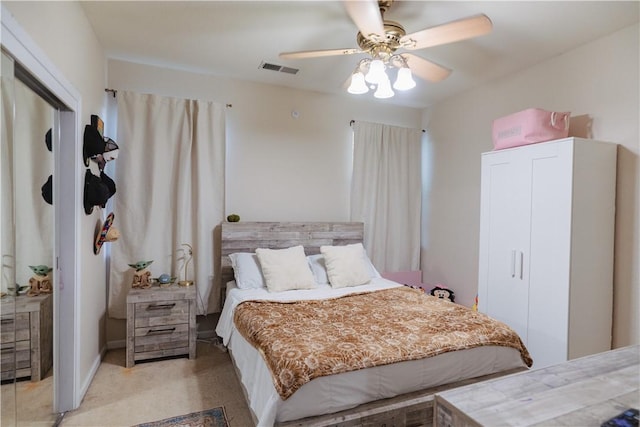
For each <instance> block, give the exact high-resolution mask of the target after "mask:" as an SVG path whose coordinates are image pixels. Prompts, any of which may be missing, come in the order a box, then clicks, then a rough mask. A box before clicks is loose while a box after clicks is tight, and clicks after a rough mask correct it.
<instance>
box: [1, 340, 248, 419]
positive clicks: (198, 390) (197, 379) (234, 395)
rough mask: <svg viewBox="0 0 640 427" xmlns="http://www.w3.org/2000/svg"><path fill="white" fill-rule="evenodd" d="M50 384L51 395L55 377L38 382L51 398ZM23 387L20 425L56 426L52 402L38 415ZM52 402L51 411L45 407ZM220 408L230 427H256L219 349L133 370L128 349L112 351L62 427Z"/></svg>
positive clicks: (202, 347) (200, 348)
mask: <svg viewBox="0 0 640 427" xmlns="http://www.w3.org/2000/svg"><path fill="white" fill-rule="evenodd" d="M47 382H48V392H49V394H48V395H49V396H50V395H51V384H52V382H51V378H50V377H49V378H47V379H45V380H44V381H41V382H39V383H35V384H37V387H36V388H37V389H38V390H41V392H40V393H39V395H41V396H42V395H46V391H42V390H45V389H46V388H47ZM23 384H24V383H23V382H19V383H18V391H17V393H18V425H20V426H40V425H42V426H51V425H52V424H53V422H54V421H55V416H54V415H53V414H51V403H50V400H48V399H45V400H46V401H47V402H45V403H41V404H36V405H35V406H36V407H39V408H40V409H38V410H37V411H34V410H33V409H32V408H33V403H32V405H31V409H30V405H29V399H30V397H32V395H33V394H32V393H31V394H30V393H26V394H25V390H20V387H21V386H22V385H23ZM28 385H29V384H27V385H26V386H23V387H25V389H26V388H27V386H28ZM4 387H5V386H3V388H4ZM32 388H33V386H32ZM3 394H4V393H3ZM32 402H33V400H32ZM4 403H5V402H4V396H3V406H4ZM47 403H48V405H49V406H48V411H49V412H47V409H44V408H46V405H47ZM218 406H224V409H225V412H226V414H227V419H228V421H229V427H249V426H252V425H253V423H252V421H251V414H250V412H249V410H248V408H247V405H246V403H245V400H244V396H243V394H242V390H241V386H240V383H239V382H238V379H237V378H236V375H235V371H234V369H233V365H232V364H231V360H230V359H229V355H228V354H227V353H226V352H224V351H222V350H220V349H219V348H218V347H216V346H214V345H212V344H209V343H206V342H200V341H199V342H198V345H197V357H196V359H194V360H189V359H187V358H176V359H170V360H159V361H153V362H144V363H138V364H136V365H135V366H134V367H133V368H130V369H127V368H125V349H118V350H112V351H109V352H108V353H107V355H106V356H105V359H104V360H103V361H102V364H101V365H100V367H99V368H98V372H97V373H96V376H95V378H94V379H93V382H92V383H91V385H90V387H89V390H88V391H87V394H86V395H85V398H84V400H83V401H82V404H81V405H80V408H78V409H77V410H75V411H72V412H68V413H67V414H66V415H65V417H64V419H63V421H62V424H61V425H62V426H65V427H66V426H82V427H107V426H108V427H119V426H127V427H128V426H132V425H135V424H140V423H144V422H150V421H157V420H161V419H164V418H169V417H173V416H176V415H182V414H187V413H190V412H196V411H202V410H205V409H210V408H214V407H218ZM3 412H4V409H3ZM3 421H6V420H5V419H3ZM3 425H5V423H4V422H3ZM6 425H12V424H6Z"/></svg>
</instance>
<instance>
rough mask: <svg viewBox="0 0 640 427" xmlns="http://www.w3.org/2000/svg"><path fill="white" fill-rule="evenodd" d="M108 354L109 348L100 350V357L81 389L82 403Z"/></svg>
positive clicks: (95, 361)
mask: <svg viewBox="0 0 640 427" xmlns="http://www.w3.org/2000/svg"><path fill="white" fill-rule="evenodd" d="M106 354H107V348H106V347H102V348H101V349H100V353H98V356H96V358H95V359H94V360H93V363H92V364H91V369H90V370H89V374H88V375H87V377H86V378H85V380H84V381H83V383H82V387H81V388H80V402H82V400H83V399H84V396H85V395H86V394H87V391H89V387H90V386H91V383H92V382H93V378H94V377H95V376H96V373H97V372H98V368H100V364H101V363H102V359H104V356H105V355H106ZM78 406H79V405H78Z"/></svg>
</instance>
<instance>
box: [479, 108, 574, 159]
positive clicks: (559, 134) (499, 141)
mask: <svg viewBox="0 0 640 427" xmlns="http://www.w3.org/2000/svg"><path fill="white" fill-rule="evenodd" d="M570 116H571V113H570V112H565V113H557V112H555V111H547V110H543V109H540V108H529V109H527V110H523V111H519V112H517V113H514V114H510V115H508V116H505V117H501V118H499V119H496V120H494V121H493V126H492V136H493V147H494V149H495V150H501V149H503V148H511V147H517V146H520V145H527V144H535V143H537V142H545V141H551V140H554V139H560V138H566V137H567V136H568V135H569V117H570Z"/></svg>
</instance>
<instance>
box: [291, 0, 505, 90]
mask: <svg viewBox="0 0 640 427" xmlns="http://www.w3.org/2000/svg"><path fill="white" fill-rule="evenodd" d="M393 2H394V0H378V1H376V0H343V3H344V5H345V8H346V11H347V14H348V15H349V17H350V18H351V20H352V21H353V22H354V23H355V25H356V27H357V28H358V30H359V31H358V34H357V36H356V40H357V43H358V48H344V49H328V50H305V51H298V52H283V53H281V54H280V58H282V59H295V58H316V57H322V56H335V55H352V54H356V53H368V54H369V56H370V58H365V59H362V60H361V61H360V62H359V63H358V66H357V67H356V69H355V71H354V72H353V74H352V76H351V85H350V86H349V89H348V91H349V92H350V93H355V94H360V93H366V92H368V91H369V88H377V90H376V93H375V96H376V97H378V98H388V97H390V96H393V91H392V90H391V83H390V81H389V78H388V76H387V74H386V73H385V69H389V68H397V69H398V73H397V80H396V82H395V83H394V85H393V87H394V88H395V89H399V90H404V89H410V88H412V87H414V86H415V81H413V78H412V74H415V75H416V76H418V77H420V78H421V79H423V80H427V81H430V82H439V81H441V80H444V79H446V78H447V77H448V76H449V75H450V74H451V70H450V69H448V68H446V67H444V66H442V65H439V64H436V63H435V62H432V61H429V60H427V59H425V58H422V57H420V56H417V55H414V54H412V53H396V51H398V50H399V49H405V50H409V51H411V50H418V49H425V48H427V47H432V46H438V45H443V44H447V43H453V42H456V41H460V40H466V39H470V38H473V37H477V36H481V35H484V34H487V33H489V32H491V29H492V27H493V25H492V23H491V20H490V19H489V17H488V16H486V15H484V14H480V15H475V16H471V17H468V18H463V19H460V20H457V21H453V22H448V23H446V24H442V25H437V26H435V27H431V28H426V29H424V30H421V31H417V32H414V33H411V34H406V31H405V30H404V27H403V26H402V25H400V24H399V23H398V22H395V21H391V20H387V19H384V14H385V13H386V12H387V10H389V8H390V7H391V5H392V3H393Z"/></svg>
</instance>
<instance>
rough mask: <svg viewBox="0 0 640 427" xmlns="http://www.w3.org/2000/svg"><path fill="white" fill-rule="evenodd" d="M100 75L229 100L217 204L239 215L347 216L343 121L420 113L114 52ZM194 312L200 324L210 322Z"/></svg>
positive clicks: (169, 92)
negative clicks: (222, 199)
mask: <svg viewBox="0 0 640 427" xmlns="http://www.w3.org/2000/svg"><path fill="white" fill-rule="evenodd" d="M108 79H109V81H108V85H109V87H110V88H113V89H117V90H132V91H136V92H141V93H156V94H161V95H166V96H176V97H182V98H197V99H207V100H213V101H216V102H220V103H223V104H231V105H232V107H231V108H229V109H227V160H226V188H225V193H226V194H225V196H226V209H225V211H226V212H227V214H229V213H237V214H239V215H240V217H241V219H242V220H245V221H347V220H349V193H350V185H351V181H350V179H351V163H352V147H351V145H352V144H351V140H352V131H351V128H350V126H349V121H350V120H352V119H354V120H364V121H374V122H382V123H388V124H392V125H397V126H406V127H415V128H419V127H420V124H421V120H422V111H421V110H418V109H413V108H399V107H396V106H389V105H385V104H381V103H379V102H372V101H371V100H365V101H362V100H358V99H355V98H353V96H352V95H349V94H347V93H346V91H345V94H344V95H343V96H340V95H325V94H321V93H317V92H309V91H300V90H293V89H288V88H284V87H279V86H273V85H264V84H256V83H249V82H243V81H239V80H233V79H227V78H220V77H216V76H210V75H204V74H195V73H189V72H185V71H177V70H169V69H166V68H158V67H152V66H147V65H140V64H135V63H131V62H124V61H117V60H110V61H109V62H108ZM294 111H295V112H297V114H298V118H294V117H293V116H292V112H294ZM116 197H117V194H116ZM199 320H200V322H201V324H202V325H203V326H202V327H201V328H200V330H201V331H202V330H207V329H210V330H212V329H213V327H211V325H212V322H206V324H207V326H204V323H202V320H203V319H199ZM108 325H109V326H108V328H107V329H108V335H107V339H108V341H109V342H112V343H114V342H117V341H121V340H123V339H124V338H125V322H124V321H122V320H113V319H109V321H108Z"/></svg>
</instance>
